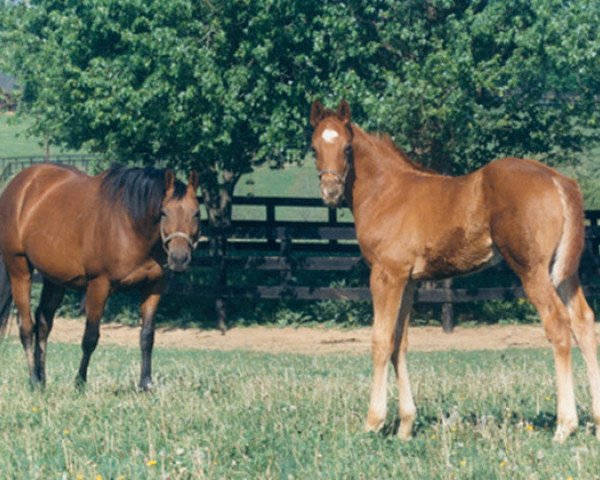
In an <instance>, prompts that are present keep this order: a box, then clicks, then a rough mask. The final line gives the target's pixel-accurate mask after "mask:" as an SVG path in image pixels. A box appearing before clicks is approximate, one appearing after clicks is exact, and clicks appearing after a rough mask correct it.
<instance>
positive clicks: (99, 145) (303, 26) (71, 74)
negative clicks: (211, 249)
mask: <svg viewBox="0 0 600 480" xmlns="http://www.w3.org/2000/svg"><path fill="white" fill-rule="evenodd" d="M315 5H316V2H310V1H291V2H288V1H277V0H264V1H258V2H245V1H235V0H230V1H224V2H214V3H213V2H210V1H208V0H207V1H203V2H194V1H190V0H169V1H159V0H154V1H145V0H143V1H142V0H111V1H109V0H91V1H87V2H80V1H76V0H42V1H37V2H32V6H31V8H27V7H25V6H24V5H18V6H16V7H13V8H12V11H13V15H12V22H13V23H12V26H11V28H10V29H9V32H8V34H6V35H5V36H4V40H5V41H6V42H7V43H9V44H10V45H11V53H12V58H11V62H10V63H11V65H12V67H13V71H14V72H15V74H17V75H18V77H19V78H20V79H21V81H22V83H23V85H24V91H23V96H22V108H23V111H25V112H26V113H27V114H29V115H32V116H33V117H34V118H35V123H34V125H33V129H32V131H33V133H38V134H40V133H41V134H43V135H45V136H48V137H49V138H50V141H51V142H52V143H58V144H61V145H65V146H68V147H70V148H81V147H84V148H88V149H90V150H92V151H99V152H106V153H107V154H108V155H109V156H111V157H113V158H116V159H117V160H120V161H131V160H137V161H144V162H146V163H156V162H157V161H163V162H166V163H168V164H169V165H171V166H174V167H179V168H196V169H198V170H199V171H200V174H201V182H202V192H203V196H204V200H205V202H206V205H207V209H208V212H209V220H210V222H211V224H213V225H214V226H222V225H226V224H227V223H228V221H229V218H230V214H231V196H232V193H233V190H234V187H235V184H236V182H237V181H238V180H239V178H240V176H241V175H242V174H244V173H246V172H249V171H251V170H252V169H253V168H254V167H256V166H257V165H260V164H262V163H264V162H267V161H269V162H272V163H273V164H280V163H282V162H284V161H286V160H287V159H298V158H300V157H301V155H300V152H301V151H303V150H305V144H304V141H305V124H306V121H305V118H306V115H307V112H308V105H309V102H310V100H311V98H312V94H311V91H310V89H307V88H306V85H307V83H309V81H310V75H311V65H310V55H309V53H310V47H311V41H312V40H311V37H310V34H311V28H307V25H308V24H309V23H310V21H311V20H310V18H311V11H312V8H313V7H314V6H315Z"/></svg>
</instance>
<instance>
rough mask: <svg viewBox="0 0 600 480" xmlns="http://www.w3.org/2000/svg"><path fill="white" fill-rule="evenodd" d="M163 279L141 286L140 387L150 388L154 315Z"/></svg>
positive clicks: (163, 288)
mask: <svg viewBox="0 0 600 480" xmlns="http://www.w3.org/2000/svg"><path fill="white" fill-rule="evenodd" d="M165 284H166V282H165V279H164V278H161V279H159V280H157V281H155V282H152V283H148V284H145V285H144V286H143V287H142V288H141V293H142V304H141V307H140V310H141V315H142V330H141V332H140V348H141V350H142V372H141V376H140V389H141V390H144V391H148V390H151V389H152V347H153V346H154V315H155V314H156V309H157V307H158V304H159V302H160V297H161V295H162V293H163V292H164V290H165Z"/></svg>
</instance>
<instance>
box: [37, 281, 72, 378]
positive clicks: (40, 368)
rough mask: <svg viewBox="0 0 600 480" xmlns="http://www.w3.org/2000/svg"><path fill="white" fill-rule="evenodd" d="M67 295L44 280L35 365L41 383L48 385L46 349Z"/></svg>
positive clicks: (38, 310) (39, 311)
mask: <svg viewBox="0 0 600 480" xmlns="http://www.w3.org/2000/svg"><path fill="white" fill-rule="evenodd" d="M64 294H65V289H64V288H63V287H60V286H58V285H54V284H53V283H51V282H49V281H48V280H46V279H44V286H43V287H42V296H41V299H40V305H39V307H38V308H37V310H36V312H35V330H36V332H37V335H36V338H35V356H34V358H35V365H36V375H37V378H38V380H39V382H40V383H41V384H42V385H44V384H45V383H46V347H47V345H48V335H50V331H51V330H52V325H53V323H54V314H55V313H56V309H57V308H58V307H59V305H60V302H62V299H63V297H64Z"/></svg>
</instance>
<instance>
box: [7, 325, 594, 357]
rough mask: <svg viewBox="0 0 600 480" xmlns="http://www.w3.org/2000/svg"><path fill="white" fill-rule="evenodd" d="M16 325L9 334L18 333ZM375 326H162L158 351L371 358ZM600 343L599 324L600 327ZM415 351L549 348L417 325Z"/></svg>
mask: <svg viewBox="0 0 600 480" xmlns="http://www.w3.org/2000/svg"><path fill="white" fill-rule="evenodd" d="M83 328H84V321H83V320H81V319H75V320H73V319H64V318H58V319H56V321H55V324H54V329H53V330H52V335H51V337H50V341H51V342H64V343H77V344H78V343H80V342H81V338H82V336H83ZM16 333H17V329H16V326H15V325H14V324H12V326H11V328H10V332H9V334H10V335H16ZM139 333H140V329H139V327H129V326H125V325H118V324H105V325H102V330H101V335H102V338H101V343H102V344H116V345H122V346H133V347H135V346H137V345H138V344H139ZM370 335H371V329H370V328H360V329H355V330H336V329H330V328H291V327H286V328H276V327H240V328H232V329H231V330H229V331H228V332H227V334H226V335H221V333H220V332H219V331H217V330H200V329H193V328H189V329H182V328H166V327H160V328H158V329H157V332H156V344H155V345H156V346H157V347H158V348H161V347H162V348H185V349H198V350H247V351H256V352H268V353H283V352H289V353H307V354H328V353H355V354H366V353H368V352H369V349H370V338H371V337H370ZM596 338H597V339H598V340H599V341H600V324H598V323H597V324H596ZM409 345H410V346H409V349H410V350H412V351H423V352H430V351H438V350H498V349H505V348H512V347H516V348H536V347H547V346H548V342H547V340H546V338H545V336H544V332H543V329H542V327H541V325H493V326H482V327H473V328H461V327H457V328H456V329H455V330H454V332H453V333H452V334H445V333H444V332H442V329H441V328H440V327H412V328H411V329H410V331H409Z"/></svg>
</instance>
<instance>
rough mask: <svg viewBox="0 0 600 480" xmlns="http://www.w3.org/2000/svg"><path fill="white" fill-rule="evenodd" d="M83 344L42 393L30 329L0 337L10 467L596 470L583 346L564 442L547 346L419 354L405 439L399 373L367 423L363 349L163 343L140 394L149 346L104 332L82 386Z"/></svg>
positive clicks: (15, 473) (160, 472) (443, 472)
mask: <svg viewBox="0 0 600 480" xmlns="http://www.w3.org/2000/svg"><path fill="white" fill-rule="evenodd" d="M80 354H81V351H80V348H79V347H78V346H76V345H60V344H56V343H52V340H51V341H50V345H49V350H48V374H49V380H48V387H47V389H46V391H45V392H43V393H41V392H35V391H31V389H30V388H29V386H28V384H27V380H26V377H27V374H26V367H25V359H24V358H23V352H22V348H21V346H20V345H19V344H18V342H17V341H10V342H4V343H3V344H2V346H1V348H0V365H2V375H1V376H0V412H2V415H0V472H2V474H3V477H4V478H69V479H74V478H78V476H79V475H81V476H82V478H86V479H88V478H97V477H96V476H97V475H102V478H112V479H117V478H122V477H120V476H121V475H122V476H124V477H125V478H148V479H154V478H156V479H158V478H167V477H168V478H182V479H187V478H232V479H236V478H240V479H241V478H244V479H247V478H403V479H419V480H420V479H424V478H427V479H430V478H431V479H438V478H439V479H441V478H443V479H464V478H473V479H475V478H477V479H479V478H485V479H495V478H515V479H521V478H560V479H567V478H569V477H572V478H581V479H587V478H596V477H597V472H598V471H599V470H600V445H599V444H598V442H597V440H595V438H594V437H593V435H592V434H591V432H589V431H586V430H588V429H587V428H586V425H587V422H590V421H592V418H591V415H590V413H589V407H590V398H589V394H588V392H587V388H586V384H587V380H586V378H585V373H584V366H583V362H582V361H581V358H580V355H576V356H575V362H574V367H575V385H576V390H577V398H578V401H579V402H580V403H579V404H580V405H581V411H580V418H581V423H580V431H579V432H578V433H577V434H576V435H574V436H573V437H572V438H570V439H569V440H568V441H567V443H566V444H565V445H556V444H554V443H553V442H552V435H553V428H554V427H555V415H556V410H555V394H554V382H553V381H552V378H553V375H554V373H553V367H552V354H551V351H550V348H548V349H544V350H508V351H504V352H492V351H485V352H484V351H482V352H469V353H467V352H438V353H413V354H410V358H409V370H410V375H411V377H412V378H413V384H414V394H415V401H416V403H417V406H418V408H419V413H418V415H419V416H418V418H417V423H416V431H415V434H416V435H415V438H414V439H413V440H412V441H411V442H408V443H402V442H399V441H398V440H397V439H396V438H395V437H394V433H395V430H396V428H397V425H398V422H399V419H398V414H397V400H396V399H395V397H396V396H397V389H396V387H395V386H393V387H392V388H390V398H389V401H388V405H389V415H388V418H387V421H386V424H385V427H384V430H383V433H381V434H376V435H375V434H366V433H364V432H363V421H364V417H365V415H366V411H367V402H368V392H369V387H370V381H369V378H370V360H369V358H368V356H367V355H327V356H302V355H288V354H285V355H266V354H255V353H247V352H229V353H224V352H200V351H195V352H194V351H181V350H180V351H178V350H165V349H161V348H157V349H156V354H155V356H154V372H155V379H156V382H155V385H156V388H155V390H154V391H153V392H152V393H150V394H142V393H139V392H136V390H135V382H136V380H137V375H138V372H139V351H138V349H137V348H131V349H125V348H119V347H114V346H109V345H103V344H102V342H101V344H100V346H99V347H98V349H97V350H96V353H95V354H94V357H93V359H92V363H91V365H90V376H89V385H88V388H87V389H86V391H85V392H84V393H78V392H77V391H76V390H75V387H74V385H73V383H74V376H75V371H76V369H77V364H78V361H79V358H80ZM392 378H393V375H391V374H390V381H392ZM80 478H81V477H80Z"/></svg>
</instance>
